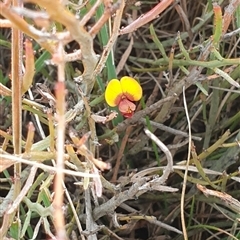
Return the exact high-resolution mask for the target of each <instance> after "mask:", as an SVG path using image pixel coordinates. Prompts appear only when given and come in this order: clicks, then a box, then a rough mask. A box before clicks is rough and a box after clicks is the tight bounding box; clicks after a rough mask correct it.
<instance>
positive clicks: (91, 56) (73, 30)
mask: <svg viewBox="0 0 240 240" xmlns="http://www.w3.org/2000/svg"><path fill="white" fill-rule="evenodd" d="M29 2H33V3H35V4H38V5H39V6H41V7H42V8H45V9H46V11H47V12H48V14H49V17H50V18H51V19H53V20H55V21H57V22H59V23H61V24H63V25H65V26H66V28H67V29H68V31H69V32H70V34H71V35H72V37H73V39H74V40H76V41H77V42H78V44H79V45H80V47H81V52H82V56H83V58H82V63H83V66H84V72H83V74H82V76H81V78H82V84H83V92H84V94H85V95H87V96H88V95H89V94H90V92H91V91H92V88H93V85H94V83H95V78H94V77H93V72H94V69H95V66H96V64H97V61H98V58H97V56H96V54H95V52H94V50H93V39H92V37H91V35H90V34H89V33H88V32H87V31H86V30H85V28H84V26H82V25H81V24H80V23H79V20H78V19H77V18H76V17H75V16H74V15H73V14H72V13H71V12H69V11H67V10H66V9H65V8H64V6H63V5H62V4H61V3H60V2H59V1H57V2H56V1H49V0H31V1H30V0H29Z"/></svg>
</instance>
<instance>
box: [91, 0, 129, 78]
mask: <svg viewBox="0 0 240 240" xmlns="http://www.w3.org/2000/svg"><path fill="white" fill-rule="evenodd" d="M124 7H125V1H122V2H121V4H120V8H119V9H118V10H117V11H116V17H115V19H114V23H113V31H112V35H111V37H110V39H109V41H108V43H107V45H106V46H105V48H104V50H103V53H102V56H101V58H100V60H99V63H98V65H97V67H96V69H95V71H94V77H96V76H97V75H98V74H99V73H101V72H102V70H103V68H104V66H105V63H106V61H107V58H108V55H109V52H110V51H111V50H112V48H113V45H114V44H115V42H116V40H117V38H118V30H119V28H120V24H121V20H122V14H123V9H124Z"/></svg>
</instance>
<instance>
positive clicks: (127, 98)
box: [105, 76, 142, 118]
mask: <svg viewBox="0 0 240 240" xmlns="http://www.w3.org/2000/svg"><path fill="white" fill-rule="evenodd" d="M141 97H142V87H141V86H140V84H139V83H138V82H137V81H136V80H135V79H134V78H131V77H127V76H125V77H122V78H121V79H120V81H119V80H118V79H112V80H111V81H110V82H109V83H108V85H107V88H106V91H105V99H106V102H107V104H108V105H109V106H111V107H116V106H118V109H119V111H120V112H121V113H122V115H123V116H124V117H127V118H128V117H131V116H132V115H133V112H134V111H135V110H136V105H135V104H134V103H133V101H139V100H140V98H141Z"/></svg>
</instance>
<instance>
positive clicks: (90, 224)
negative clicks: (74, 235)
mask: <svg viewBox="0 0 240 240" xmlns="http://www.w3.org/2000/svg"><path fill="white" fill-rule="evenodd" d="M85 204H86V205H85V209H86V216H87V218H86V228H87V229H86V230H87V231H89V232H90V236H88V238H87V239H88V240H97V236H96V234H95V233H94V232H96V229H97V227H98V226H97V224H96V223H95V222H94V220H93V217H92V205H91V197H90V188H89V187H88V188H87V189H86V190H85ZM91 232H93V234H91Z"/></svg>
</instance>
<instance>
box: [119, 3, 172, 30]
mask: <svg viewBox="0 0 240 240" xmlns="http://www.w3.org/2000/svg"><path fill="white" fill-rule="evenodd" d="M172 2H173V0H163V1H161V2H160V3H158V4H157V5H156V6H155V7H154V8H153V9H151V10H150V11H149V12H148V13H146V14H144V15H142V16H140V17H139V18H138V19H137V20H135V21H134V22H132V23H131V24H129V25H128V26H127V27H125V28H123V29H121V30H120V31H119V33H120V35H122V34H126V33H130V32H133V31H135V30H137V29H138V28H139V27H141V26H143V25H145V24H146V23H148V22H150V21H152V20H153V19H155V18H157V17H158V15H159V14H160V13H161V12H163V11H164V10H165V9H166V8H167V7H168V6H170V5H171V4H172Z"/></svg>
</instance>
